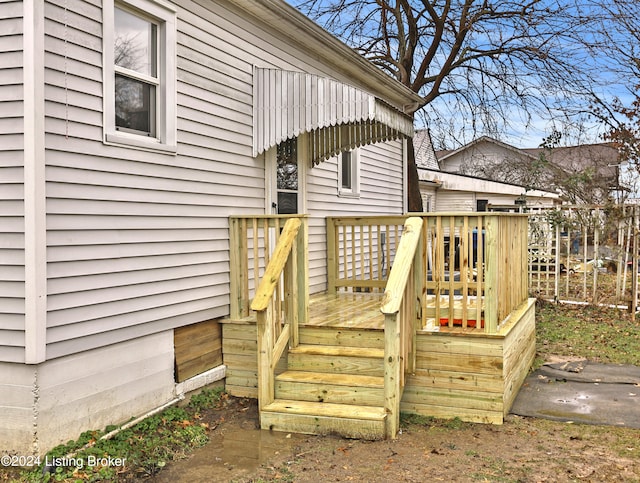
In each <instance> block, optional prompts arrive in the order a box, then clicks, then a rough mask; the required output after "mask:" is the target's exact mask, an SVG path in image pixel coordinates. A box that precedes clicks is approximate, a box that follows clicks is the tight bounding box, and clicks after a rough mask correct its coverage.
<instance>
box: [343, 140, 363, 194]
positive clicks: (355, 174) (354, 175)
mask: <svg viewBox="0 0 640 483" xmlns="http://www.w3.org/2000/svg"><path fill="white" fill-rule="evenodd" d="M345 153H348V154H349V155H350V158H351V159H350V161H351V186H350V187H344V186H342V163H343V156H344V154H345ZM338 195H339V196H344V197H350V198H359V197H360V150H359V149H353V150H351V151H344V152H342V153H340V154H339V155H338Z"/></svg>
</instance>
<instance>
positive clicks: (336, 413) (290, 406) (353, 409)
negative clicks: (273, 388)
mask: <svg viewBox="0 0 640 483" xmlns="http://www.w3.org/2000/svg"><path fill="white" fill-rule="evenodd" d="M262 411H266V412H274V413H286V414H300V415H305V416H322V417H328V418H344V419H361V420H370V421H384V419H385V418H386V416H387V413H386V411H385V409H384V408H382V407H373V406H354V405H351V404H335V403H322V402H309V401H292V400H289V399H276V400H275V401H273V402H272V403H271V404H267V405H266V406H265V407H264V408H262Z"/></svg>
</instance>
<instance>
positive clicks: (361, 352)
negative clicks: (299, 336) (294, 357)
mask: <svg viewBox="0 0 640 483" xmlns="http://www.w3.org/2000/svg"><path fill="white" fill-rule="evenodd" d="M289 352H290V353H292V354H301V355H320V356H336V357H339V356H347V357H371V358H379V359H383V358H384V349H379V348H372V347H350V346H334V345H299V346H298V347H294V348H292V349H290V350H289Z"/></svg>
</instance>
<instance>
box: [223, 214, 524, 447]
mask: <svg viewBox="0 0 640 483" xmlns="http://www.w3.org/2000/svg"><path fill="white" fill-rule="evenodd" d="M422 218H424V219H422ZM422 218H420V217H410V218H407V219H404V218H403V217H386V218H384V219H382V218H380V217H369V218H367V217H357V218H340V219H327V293H323V294H314V295H312V296H310V294H309V275H308V274H309V266H308V264H309V261H308V252H309V246H308V236H307V233H308V226H307V223H308V222H307V220H306V218H305V217H294V218H290V219H287V220H285V219H284V218H275V219H271V218H269V217H253V218H251V219H240V218H238V219H236V218H233V219H232V220H231V228H232V229H231V233H232V235H233V236H232V239H233V243H232V245H233V246H238V247H239V249H238V251H237V253H236V252H235V251H233V252H232V253H233V254H234V259H233V260H232V264H231V266H232V267H234V270H233V273H232V275H233V276H232V278H231V286H232V290H231V292H232V297H231V300H230V302H231V304H230V317H229V319H227V320H223V321H222V322H223V327H222V332H223V359H224V364H225V365H226V366H227V378H226V389H227V391H228V392H229V394H231V395H235V396H249V397H257V398H258V401H259V408H260V425H261V427H263V428H269V429H270V430H274V431H294V432H303V433H313V434H325V433H338V434H341V435H343V436H345V437H351V438H367V439H379V438H395V437H396V436H397V433H398V429H399V415H400V411H405V412H409V413H416V414H422V415H427V416H436V417H442V418H454V417H460V418H461V419H463V420H466V421H474V422H485V423H494V424H500V423H502V421H503V418H504V415H505V414H506V413H507V412H508V410H509V408H510V406H511V403H512V402H513V397H515V394H516V393H517V390H518V388H519V387H520V385H521V383H522V381H523V379H524V377H525V376H526V374H527V371H528V369H529V367H530V365H531V362H532V360H533V357H534V354H535V319H534V315H535V305H534V301H533V299H528V298H527V286H526V263H525V262H526V218H522V217H514V216H510V217H507V216H504V217H502V216H486V215H482V216H481V215H475V216H472V217H470V216H467V215H456V214H449V215H446V216H442V215H439V216H426V215H425V216H424V217H422ZM272 238H274V239H275V240H277V241H276V245H275V247H274V248H273V249H271V246H272V244H271V239H272ZM261 252H264V254H265V257H264V259H260V258H253V257H252V255H251V254H255V253H261ZM503 252H504V253H503ZM505 253H508V254H509V256H508V257H507V256H505V255H504V254H505ZM235 255H238V256H237V257H236V256H235ZM259 275H260V276H259ZM383 291H384V294H385V295H384V297H383Z"/></svg>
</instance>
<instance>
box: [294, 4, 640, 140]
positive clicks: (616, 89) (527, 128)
mask: <svg viewBox="0 0 640 483" xmlns="http://www.w3.org/2000/svg"><path fill="white" fill-rule="evenodd" d="M301 1H302V0H288V2H289V3H290V4H292V5H294V6H295V5H296V4H297V3H300V2H301ZM550 1H553V0H550ZM598 1H599V0H598ZM623 1H624V0H623ZM590 2H594V3H593V5H597V1H596V0H580V1H579V2H577V3H576V4H574V8H577V9H581V10H583V11H585V12H590V11H591V9H592V8H593V5H592V4H591V3H590ZM614 3H616V5H617V3H618V2H614ZM639 3H640V2H639ZM576 5H577V6H576ZM632 5H633V6H634V8H635V3H632ZM617 8H620V7H617ZM576 11H577V10H576ZM639 13H640V12H639ZM582 27H584V25H582ZM491 32H493V31H492V30H487V31H485V32H484V33H482V32H480V33H479V34H478V35H480V37H479V38H480V39H482V35H490V34H491ZM582 32H583V35H584V36H585V37H584V40H590V37H591V35H592V34H590V30H589V27H587V28H586V29H584V30H582ZM503 34H505V32H503ZM506 34H507V35H508V32H507V33H506ZM487 38H488V37H487ZM573 48H575V45H574V46H573ZM583 54H584V55H583ZM575 55H576V62H577V63H579V64H580V65H585V64H584V63H585V62H587V58H588V57H587V55H586V51H583V50H580V49H577V48H576V50H575ZM578 59H579V60H578ZM612 60H615V59H612V58H607V55H606V53H601V57H597V58H591V59H590V60H588V62H589V63H591V62H593V63H594V65H595V66H596V69H595V72H597V74H598V75H600V76H602V78H601V82H600V83H599V86H598V87H597V89H598V90H599V91H600V92H599V95H600V96H601V97H602V98H606V99H610V98H613V97H614V96H618V97H621V98H623V99H624V98H625V96H626V95H627V94H628V92H627V88H626V87H625V86H623V85H619V84H616V82H615V79H614V78H613V77H612V75H610V74H607V70H608V68H609V67H610V65H611V64H612ZM572 100H573V98H571V97H567V98H565V99H564V100H563V102H571V101H572ZM450 103H451V99H447V98H445V97H442V98H440V99H437V100H436V101H434V106H436V107H437V109H438V111H439V112H440V113H441V115H440V118H441V120H442V122H439V121H431V123H430V124H434V123H437V124H438V126H437V127H438V128H442V126H443V125H444V124H446V123H449V124H451V125H452V126H453V127H454V129H455V130H457V134H456V136H451V139H450V140H449V141H447V143H449V142H450V143H451V144H452V145H451V146H447V147H449V148H451V147H458V146H459V145H460V144H458V146H456V145H455V143H456V141H457V142H458V143H464V142H470V141H472V140H473V138H474V135H473V133H472V132H469V130H468V129H466V127H467V126H466V125H465V124H464V120H462V119H461V116H460V115H458V113H456V112H455V111H452V110H451V105H450ZM585 106H586V103H585ZM529 116H530V117H529V118H527V115H526V114H524V113H522V112H517V111H516V110H513V111H510V112H506V113H504V117H505V118H506V119H507V120H508V121H509V124H510V126H509V127H506V128H502V129H498V128H496V132H499V133H500V134H499V135H498V134H496V135H495V137H499V139H500V140H502V141H504V142H507V143H509V144H512V145H514V146H516V147H536V146H538V145H539V144H540V143H541V142H542V140H543V138H545V137H547V136H549V135H550V134H551V132H552V131H553V130H554V128H555V129H562V130H563V131H564V132H565V133H566V135H565V136H564V139H563V142H562V144H576V143H578V142H581V143H593V142H602V138H601V135H602V133H603V128H602V127H600V126H598V125H597V124H596V123H595V122H594V121H593V120H592V121H589V120H588V119H582V120H581V124H578V123H575V124H574V125H573V126H567V125H563V124H561V123H559V122H553V121H551V120H550V118H551V114H540V113H537V114H536V113H530V114H529ZM469 124H470V123H469ZM416 127H424V122H423V121H422V120H421V116H419V115H418V116H417V117H416ZM429 127H430V128H431V129H432V131H433V130H434V126H432V125H430V126H429ZM483 134H489V135H491V132H490V130H488V131H486V132H479V133H478V134H477V136H480V135H483ZM477 136H476V137H477ZM454 138H455V140H454ZM442 139H446V136H444V135H443V136H442Z"/></svg>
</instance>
